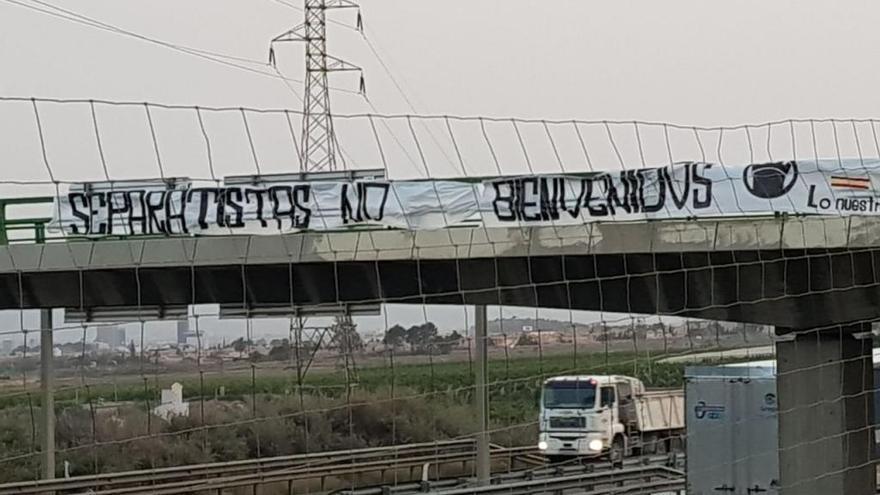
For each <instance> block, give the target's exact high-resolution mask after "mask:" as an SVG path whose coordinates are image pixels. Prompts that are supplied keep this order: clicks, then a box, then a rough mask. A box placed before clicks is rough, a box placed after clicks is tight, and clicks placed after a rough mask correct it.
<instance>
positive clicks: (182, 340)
mask: <svg viewBox="0 0 880 495" xmlns="http://www.w3.org/2000/svg"><path fill="white" fill-rule="evenodd" d="M198 336H199V333H197V332H196V331H195V330H190V329H189V320H178V321H177V345H186V344H188V343H189V339H190V338H194V337H198Z"/></svg>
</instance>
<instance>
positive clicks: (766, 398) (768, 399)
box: [764, 394, 776, 407]
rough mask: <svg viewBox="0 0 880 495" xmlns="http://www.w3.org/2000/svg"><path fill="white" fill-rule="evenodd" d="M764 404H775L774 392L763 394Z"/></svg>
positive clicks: (772, 405) (769, 405) (770, 405)
mask: <svg viewBox="0 0 880 495" xmlns="http://www.w3.org/2000/svg"><path fill="white" fill-rule="evenodd" d="M764 405H766V406H768V407H775V406H776V394H767V395H765V396H764Z"/></svg>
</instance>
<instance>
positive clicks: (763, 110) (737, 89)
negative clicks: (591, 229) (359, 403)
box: [0, 0, 880, 327]
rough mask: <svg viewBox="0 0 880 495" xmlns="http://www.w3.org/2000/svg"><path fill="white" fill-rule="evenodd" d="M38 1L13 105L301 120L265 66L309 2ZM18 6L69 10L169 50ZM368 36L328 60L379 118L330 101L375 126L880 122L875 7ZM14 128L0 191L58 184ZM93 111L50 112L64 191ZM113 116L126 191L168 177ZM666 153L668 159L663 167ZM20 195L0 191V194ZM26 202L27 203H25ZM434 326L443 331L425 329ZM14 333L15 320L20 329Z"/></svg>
mask: <svg viewBox="0 0 880 495" xmlns="http://www.w3.org/2000/svg"><path fill="white" fill-rule="evenodd" d="M38 1H39V2H42V5H41V4H40V3H38V2H37V1H35V0H0V67H2V69H0V95H2V96H21V97H47V98H94V99H108V100H131V101H151V102H159V103H169V104H181V105H200V106H234V107H238V106H243V107H267V108H291V109H296V110H298V109H300V108H301V100H299V96H298V95H301V94H302V87H301V84H300V83H299V82H290V87H289V86H288V85H286V84H284V83H283V82H282V81H281V80H280V79H279V77H278V76H277V74H276V73H275V72H274V69H272V68H270V67H268V66H266V65H264V62H265V61H266V60H267V56H268V46H269V40H270V39H271V38H273V37H274V36H276V35H278V34H280V33H281V32H283V31H285V30H287V29H289V28H290V27H292V26H294V25H296V24H298V23H300V22H301V21H302V17H303V14H302V12H301V11H298V10H296V9H293V8H291V7H290V6H289V5H285V4H284V2H290V3H291V5H295V6H298V5H300V4H301V3H302V2H301V1H300V0H283V1H278V0H188V1H180V0H177V1H171V0H153V1H150V2H142V1H132V0H128V1H119V0H79V1H77V2H63V3H62V2H60V0H38ZM47 2H49V3H47ZM17 4H24V5H29V6H33V7H38V8H41V9H47V8H48V7H47V5H50V4H54V5H56V6H61V7H63V8H66V9H75V11H76V12H77V13H79V14H81V15H84V16H88V17H90V18H93V19H95V20H98V21H101V22H105V23H109V24H112V25H113V26H115V27H116V28H119V29H122V30H128V31H131V32H133V33H137V34H138V35H142V36H146V37H149V38H152V39H154V40H157V42H158V43H164V44H166V45H160V44H158V43H157V42H147V41H144V40H142V39H135V38H133V37H131V36H125V35H122V34H119V33H118V32H116V33H114V32H108V31H106V30H101V29H98V28H96V27H94V26H85V25H82V24H78V23H75V22H72V21H71V20H65V19H59V18H56V17H52V16H50V15H48V14H46V13H41V12H35V11H33V10H29V9H27V8H24V7H23V6H21V5H17ZM54 12H55V13H58V11H57V10H56V11H54ZM66 15H69V14H66ZM363 16H364V22H365V25H366V38H364V37H362V36H361V35H360V34H359V33H357V32H356V31H355V30H353V29H351V27H350V26H352V25H354V22H355V14H354V12H353V11H345V10H343V11H336V12H333V13H332V17H333V19H336V20H338V21H339V22H340V23H342V24H347V25H348V26H349V27H345V26H340V25H338V24H332V25H331V27H330V35H329V36H330V41H329V43H328V45H329V50H330V52H331V53H332V54H333V55H335V56H337V57H340V58H344V59H346V60H348V61H350V62H351V63H354V64H357V65H360V66H362V67H363V68H364V69H365V74H366V82H367V89H368V96H369V98H370V101H371V102H372V104H373V105H374V106H373V107H371V106H370V105H368V103H367V102H366V101H365V100H364V99H363V98H362V97H360V96H358V95H356V94H352V93H351V92H350V91H353V90H356V89H357V77H356V76H354V75H350V74H349V75H338V76H334V78H333V79H332V81H333V82H332V84H333V86H334V87H335V88H338V89H341V90H345V91H349V92H345V91H335V92H334V93H333V108H334V111H335V112H337V113H360V112H371V111H373V110H375V111H378V112H381V113H413V112H415V113H433V114H456V115H482V116H518V117H530V118H554V119H573V118H578V119H586V120H601V119H640V120H649V121H663V122H677V123H683V124H692V125H729V124H742V123H760V122H765V121H770V120H777V119H787V118H810V117H840V118H870V117H876V116H878V115H880V99H878V98H877V97H876V92H877V88H880V66H878V65H877V64H876V62H875V61H874V60H873V57H872V55H874V52H875V51H876V47H877V46H880V30H878V29H877V19H880V3H878V2H870V1H867V0H865V1H847V2H839V1H838V2H819V1H813V0H810V1H803V0H801V1H799V2H795V1H792V0H789V1H767V0H760V1H759V0H748V1H746V0H740V1H736V2H707V1H705V0H702V1H700V0H664V1H662V2H657V1H620V0H615V1H586V0H557V1H543V2H539V1H536V0H478V1H475V0H443V1H439V0H372V1H371V0H365V1H364V3H363ZM169 44H170V45H175V46H177V47H178V48H177V49H174V48H170V47H169V46H168V45H169ZM371 44H372V49H371ZM180 47H184V48H180ZM189 49H198V50H203V51H205V52H211V53H214V54H221V55H224V56H226V57H236V58H235V59H233V58H222V59H221V60H225V61H226V62H229V63H234V64H237V65H240V66H244V67H247V68H249V69H250V70H244V69H242V68H240V67H239V68H236V67H231V66H229V65H224V64H222V63H219V62H217V61H216V60H217V59H218V58H217V55H210V57H211V58H213V59H215V60H214V61H212V60H207V59H205V58H202V57H198V56H193V55H192V54H187V53H183V52H182V51H181V50H184V51H185V50H189ZM373 50H375V52H376V53H378V55H379V57H377V56H376V54H374V52H373ZM190 53H192V52H190ZM200 53H204V52H200ZM238 59H242V60H238ZM244 59H246V60H244ZM277 59H278V69H279V70H280V71H281V72H282V73H283V74H284V76H285V77H287V78H290V79H294V80H301V79H302V77H303V65H304V62H303V49H302V47H301V46H299V45H297V44H286V45H283V46H279V47H277ZM383 64H384V65H383ZM386 67H387V69H388V70H389V71H390V72H391V73H392V74H393V79H392V77H390V76H389V74H388V72H386ZM254 71H256V72H262V74H258V73H255V72H254ZM398 85H399V86H400V87H401V88H402V90H403V93H405V95H406V97H407V98H408V99H409V101H410V103H408V102H407V100H406V98H405V97H404V96H403V95H402V94H401V91H400V90H399V89H398V87H397V86H398ZM291 88H292V89H291ZM13 106H14V108H12V107H13ZM0 108H2V109H3V111H0V134H6V138H5V140H4V139H2V138H0V153H2V154H0V157H3V158H0V170H2V174H3V176H4V178H18V179H21V180H25V181H28V180H33V179H35V178H39V179H45V175H46V173H45V168H44V167H43V165H42V162H41V161H40V156H41V155H40V153H39V148H38V147H37V145H36V141H35V139H34V132H33V123H32V120H31V119H32V117H33V115H32V113H28V112H30V109H29V108H28V107H26V106H25V107H23V106H22V105H21V104H18V105H17V106H15V105H12V104H8V105H3V106H2V107H0ZM41 108H42V107H41ZM84 111H87V109H83V108H79V109H77V110H76V112H79V113H78V114H77V115H76V116H74V115H72V114H70V115H68V114H66V113H64V111H62V110H57V109H53V108H45V109H43V112H44V114H43V116H44V119H45V121H46V122H45V124H46V125H47V126H48V130H47V136H48V137H47V139H48V143H49V147H50V149H49V157H50V159H51V161H52V163H53V166H54V167H55V168H56V173H58V174H61V176H63V177H64V178H70V179H85V178H89V179H91V178H94V177H95V176H96V174H99V172H100V170H101V169H100V164H99V162H98V161H97V159H96V158H95V155H94V137H93V136H91V134H90V133H91V132H92V131H91V127H90V126H91V121H90V120H88V119H86V118H85V115H86V114H85V113H84ZM138 111H140V110H138ZM111 113H112V112H111V110H108V109H103V108H102V109H99V119H100V120H101V127H102V132H105V133H106V134H107V135H105V136H104V138H105V145H106V146H107V147H108V150H107V154H108V157H109V159H108V160H109V162H110V168H111V171H112V173H113V174H114V175H115V176H117V177H119V176H144V174H147V175H156V171H155V169H154V165H150V164H146V162H145V163H144V164H141V163H140V162H139V161H138V160H141V159H143V160H148V159H149V160H152V159H153V158H152V155H151V154H150V153H151V150H150V148H148V147H144V146H145V143H146V141H143V140H141V141H139V143H140V144H139V145H138V146H141V148H136V146H135V145H134V143H133V141H132V140H134V139H135V137H133V136H135V134H137V137H139V138H140V137H143V136H144V135H146V131H145V128H144V127H143V122H142V112H141V113H140V114H138V117H137V118H138V119H141V120H139V121H138V122H139V124H138V125H140V126H141V127H140V128H139V129H140V131H139V132H138V133H133V132H131V131H129V130H128V128H127V127H124V126H123V125H122V124H117V123H116V121H115V120H113V119H115V118H116V117H115V114H114V115H111ZM157 118H158V119H160V122H159V123H160V125H159V127H160V130H159V133H160V138H161V140H162V141H163V146H166V145H165V144H164V143H170V144H169V145H167V146H168V147H169V148H174V147H179V148H181V149H183V148H185V147H186V146H187V145H189V144H192V143H196V144H195V145H197V146H203V145H202V143H201V142H200V141H199V140H198V139H197V138H196V137H193V136H197V135H196V134H184V133H183V131H178V130H177V129H178V127H175V126H179V128H180V129H184V128H185V129H187V131H186V132H193V131H194V130H195V129H196V128H194V127H193V124H192V122H191V119H190V121H187V122H188V123H179V122H174V121H172V120H171V117H164V116H162V117H157ZM188 118H189V117H188ZM120 119H121V117H120ZM161 119H165V120H161ZM119 122H122V120H120V121H119ZM235 122H236V123H235V125H239V121H235ZM25 124H26V125H25ZM221 125H222V124H221V123H219V122H213V123H210V124H209V127H211V126H214V127H211V129H210V130H212V131H213V132H214V136H220V135H223V136H225V135H226V134H225V132H226V131H224V130H223V129H222V128H221ZM230 125H231V124H230ZM259 125H260V124H258V123H255V126H259ZM163 129H171V130H167V131H163ZM114 131H115V132H116V133H117V134H118V135H115V136H114V135H113V133H114ZM236 132H238V134H240V129H239V130H238V131H236ZM266 132H267V133H268V132H269V131H266ZM389 132H390V131H389ZM457 132H462V133H464V131H463V130H462V131H457ZM857 132H859V133H865V132H868V131H867V130H859V131H857ZM18 133H25V134H21V135H19V134H18ZM187 136H189V137H187ZM257 139H258V140H259V136H258V137H257ZM358 139H360V137H354V138H349V141H343V146H350V147H351V149H354V150H355V153H353V154H357V151H358V150H359V149H358V148H357V146H358V143H357V142H356V141H357V140H358ZM463 139H466V137H465V138H463ZM707 139H710V138H707ZM220 141H222V139H220ZM785 142H787V141H785ZM114 143H116V145H117V146H120V147H122V148H125V149H127V150H128V153H129V154H128V155H127V159H124V160H123V159H114V158H115V157H116V156H122V155H121V153H122V152H121V151H120V152H118V153H117V155H114V153H115V152H114V150H113V149H112V147H113V146H114ZM279 143H281V141H278V140H268V141H267V142H265V143H264V144H262V147H261V149H260V152H261V153H262V155H261V156H263V157H266V156H270V157H271V158H264V159H266V160H267V161H271V162H272V164H273V166H274V168H273V169H272V171H284V170H287V168H288V167H289V166H292V165H293V162H292V160H288V159H286V158H283V155H282V154H281V153H282V151H281V150H282V148H283V150H284V152H285V153H286V152H289V150H290V145H289V143H288V142H284V143H283V145H282V144H279ZM221 144H222V143H221ZM688 146H689V147H690V148H689V149H690V150H691V151H690V153H691V155H690V156H686V157H682V158H689V159H696V158H698V157H695V156H693V154H694V153H696V151H694V150H695V147H694V146H693V143H691V144H689V145H688ZM739 146H740V148H741V147H742V146H741V145H739ZM438 147H440V145H439V144H438ZM79 148H83V149H82V150H80V149H79ZM86 148H87V149H86ZM649 148H650V146H649ZM707 148H708V149H710V150H712V149H714V148H713V147H712V146H707ZM656 149H658V150H661V149H662V153H661V155H662V156H665V152H666V150H665V147H662V146H659V145H658V146H656ZM243 150H244V148H241V149H238V150H237V151H234V150H231V149H230V150H229V151H228V152H226V151H224V150H223V149H222V148H221V149H220V150H219V151H218V155H219V156H218V157H217V160H218V162H222V161H223V160H224V159H227V160H228V162H229V163H230V164H229V165H228V166H226V168H224V169H223V172H224V173H232V172H238V173H243V172H246V171H250V167H252V166H253V165H252V164H251V163H250V162H246V160H249V155H248V153H247V152H245V151H243ZM163 151H164V150H163ZM649 151H650V150H649ZM89 153H90V154H89ZM168 153H170V152H168ZM197 153H202V150H201V149H198V150H194V151H192V154H191V155H187V153H186V152H184V151H181V152H180V157H181V158H180V159H179V160H178V161H179V162H180V163H182V165H176V163H177V162H175V161H174V160H173V158H174V157H173V156H172V157H171V158H172V159H168V160H167V162H166V165H167V166H168V167H171V169H172V173H181V174H195V175H201V176H204V175H206V172H205V165H204V163H203V160H202V159H201V158H199V159H198V160H196V159H191V158H187V157H191V156H197V155H196V154H197ZM623 153H624V154H625V156H626V158H627V159H628V160H629V159H630V157H637V155H636V154H635V151H634V148H633V147H632V146H629V147H627V146H624V150H623ZM609 156H610V155H609ZM658 156H660V155H658ZM729 156H730V154H729V153H728V157H729ZM736 156H737V158H736V159H737V160H739V161H744V160H746V159H747V158H748V154H746V153H744V152H743V153H741V154H739V155H736ZM144 157H146V158H144ZM632 159H633V160H635V159H636V158H632ZM664 159H665V158H664ZM197 161H198V165H195V163H196V162H197ZM368 161H369V160H368ZM368 165H373V166H375V165H376V162H375V161H372V162H371V163H370V164H368ZM474 166H475V167H480V166H481V165H480V164H477V165H474ZM599 166H603V165H599ZM147 167H150V168H147ZM174 167H177V168H174ZM476 170H478V171H480V170H482V171H483V172H485V170H486V169H485V168H483V169H480V168H477V169H476ZM145 171H146V172H145ZM490 171H491V170H490ZM441 173H443V172H441ZM11 190H12V189H10V188H8V187H6V188H3V191H4V193H10V191H11ZM29 191H32V189H28V188H24V187H21V186H16V187H15V188H14V193H16V194H25V193H28V192H29ZM400 311H401V313H399V314H400V316H399V319H400V320H401V321H404V322H409V323H410V324H412V323H415V322H417V321H420V320H424V319H425V317H424V315H425V311H424V310H423V309H422V308H411V309H410V310H404V309H401V310H400ZM432 311H433V310H432ZM437 311H445V310H437ZM450 311H452V310H450ZM454 311H455V312H459V313H460V312H461V310H460V309H456V310H454ZM528 313H531V314H534V310H528V311H527V312H526V314H528ZM560 314H562V313H560ZM449 315H451V313H449ZM566 315H567V312H566ZM542 316H543V315H542ZM562 317H565V318H567V316H562ZM432 318H433V319H442V318H444V317H443V316H433V315H428V319H432ZM445 318H447V320H446V321H447V322H449V326H450V327H460V325H457V324H454V323H453V322H455V321H457V319H458V317H455V316H445ZM596 318H597V317H596V316H595V315H581V316H578V317H577V319H582V320H592V319H596ZM394 319H398V318H396V317H395V318H392V320H394ZM461 319H462V322H463V318H461ZM13 320H15V321H17V317H15V318H11V317H10V318H9V319H8V321H9V322H12V321H13ZM9 324H10V325H14V323H9ZM373 325H375V326H381V324H380V323H374V324H373Z"/></svg>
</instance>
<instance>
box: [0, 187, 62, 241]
mask: <svg viewBox="0 0 880 495" xmlns="http://www.w3.org/2000/svg"><path fill="white" fill-rule="evenodd" d="M52 202H53V198H51V197H33V198H11V199H0V246H5V245H7V244H12V243H21V242H29V243H37V244H43V243H45V242H46V238H47V232H46V226H47V225H48V224H49V222H50V221H52V218H51V217H47V216H42V215H40V214H39V213H35V212H34V210H37V211H39V210H40V209H41V208H40V207H44V208H42V209H45V207H47V206H48V207H49V208H51V206H52ZM17 210H23V211H17Z"/></svg>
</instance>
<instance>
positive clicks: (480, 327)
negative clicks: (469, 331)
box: [474, 306, 492, 485]
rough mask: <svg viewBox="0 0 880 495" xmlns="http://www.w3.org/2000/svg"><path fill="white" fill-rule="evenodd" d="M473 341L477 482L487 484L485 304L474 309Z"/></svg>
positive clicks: (489, 471) (487, 406) (489, 468)
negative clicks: (474, 353) (476, 423)
mask: <svg viewBox="0 0 880 495" xmlns="http://www.w3.org/2000/svg"><path fill="white" fill-rule="evenodd" d="M474 319H475V321H474V343H475V350H476V355H477V356H476V357H477V359H476V366H474V375H475V376H474V385H475V390H474V404H475V406H476V407H475V409H476V413H477V421H478V428H479V430H478V431H477V438H476V444H477V445H476V446H477V462H476V471H477V483H478V484H480V485H488V484H489V482H490V477H491V476H492V466H491V457H490V453H489V387H488V386H487V380H486V378H487V377H486V375H487V372H488V366H489V354H488V346H487V342H486V340H487V338H486V333H487V332H486V327H487V326H488V323H489V322H488V317H487V315H486V306H476V307H475V309H474Z"/></svg>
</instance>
